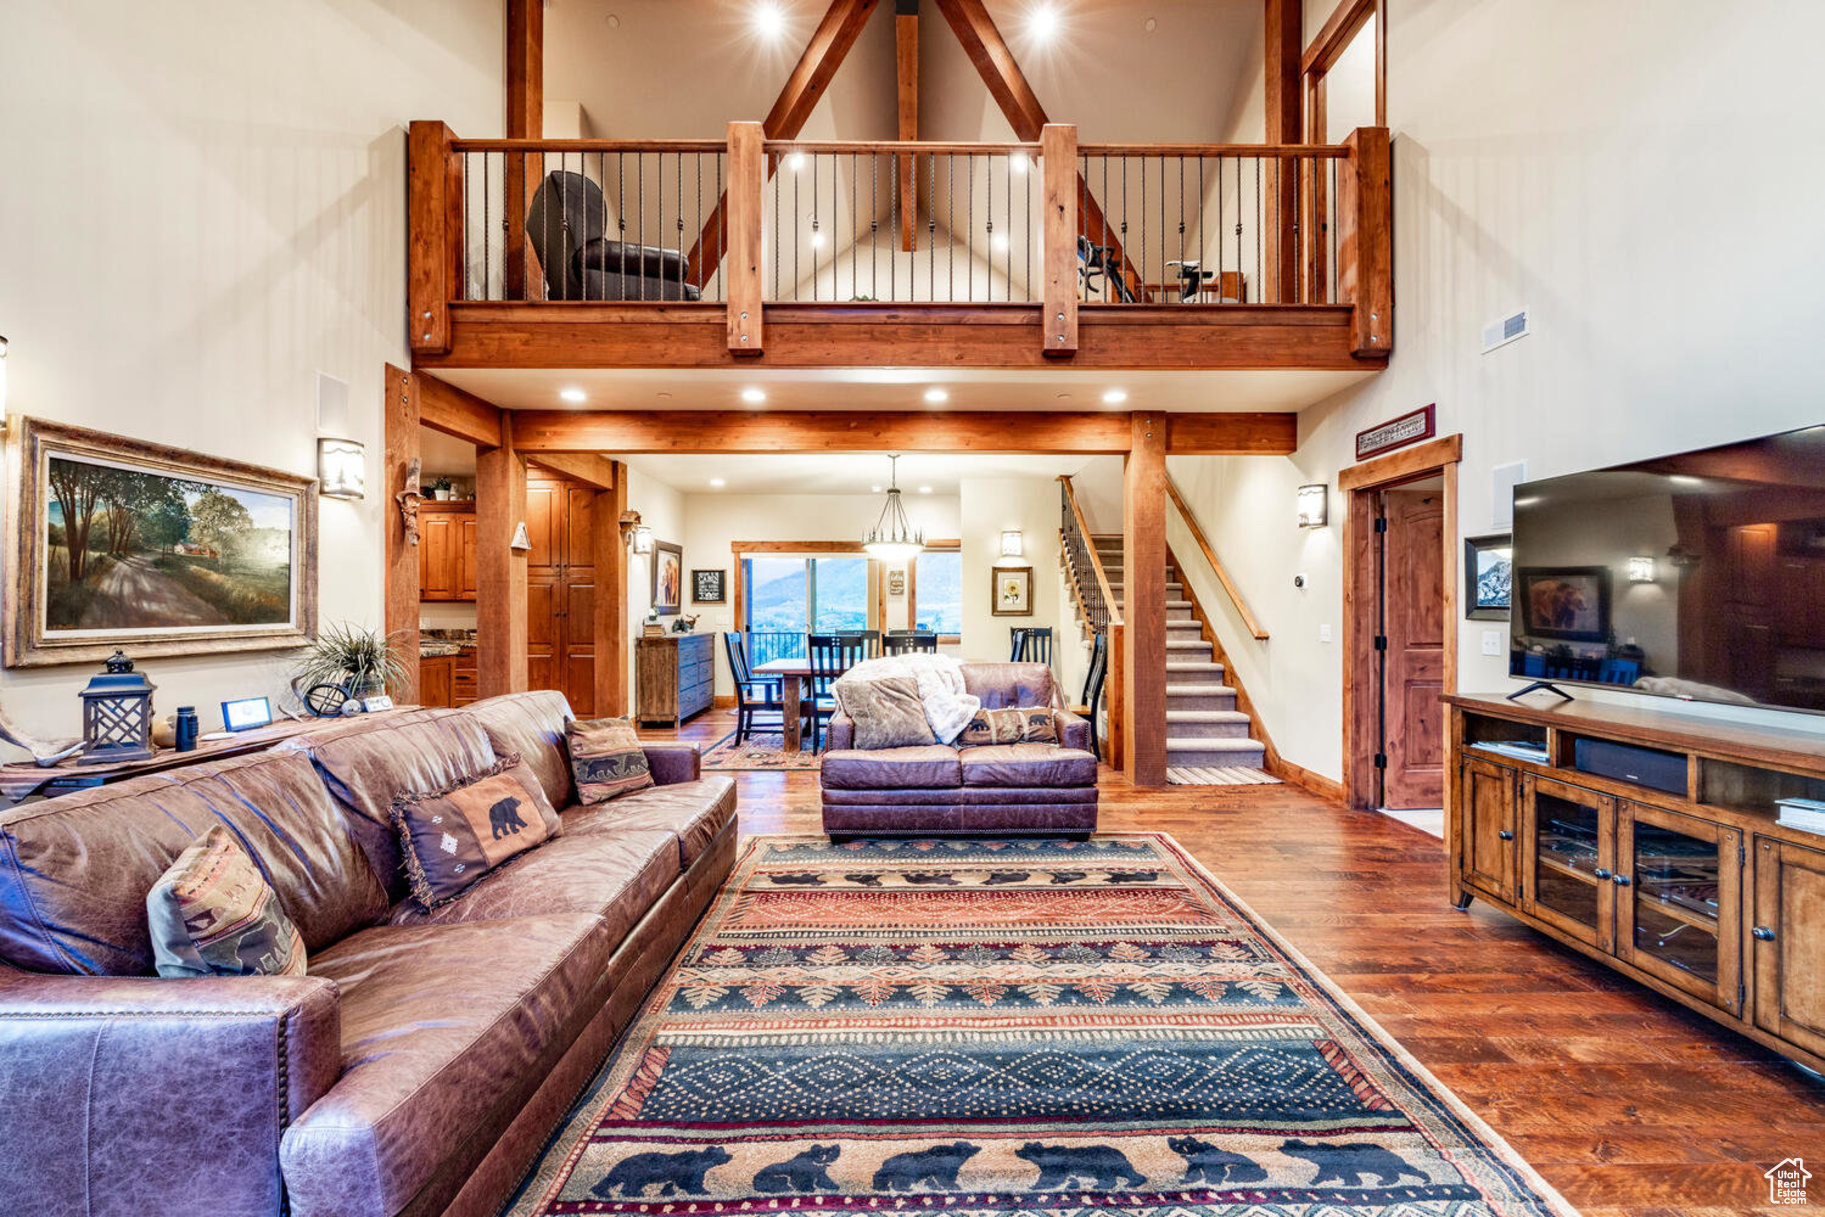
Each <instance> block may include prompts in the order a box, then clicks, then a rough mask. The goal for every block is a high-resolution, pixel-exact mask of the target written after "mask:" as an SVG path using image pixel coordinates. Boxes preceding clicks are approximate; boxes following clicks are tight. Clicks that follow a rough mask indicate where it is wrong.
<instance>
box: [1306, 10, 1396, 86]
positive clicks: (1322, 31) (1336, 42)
mask: <svg viewBox="0 0 1825 1217" xmlns="http://www.w3.org/2000/svg"><path fill="white" fill-rule="evenodd" d="M1376 7H1377V3H1376V0H1340V3H1339V4H1338V5H1337V7H1336V8H1334V9H1332V10H1331V15H1330V16H1329V17H1326V18H1325V19H1324V24H1323V25H1322V26H1320V27H1319V30H1318V33H1317V35H1316V36H1315V37H1313V39H1312V41H1311V43H1310V45H1308V46H1307V47H1306V48H1305V52H1304V54H1302V55H1300V57H1299V72H1300V74H1301V75H1303V76H1309V75H1311V74H1312V73H1314V72H1316V73H1319V74H1321V75H1322V74H1323V73H1325V72H1328V71H1330V70H1331V69H1332V68H1333V67H1335V66H1336V64H1337V60H1338V58H1339V57H1340V56H1341V55H1342V54H1343V53H1344V51H1346V50H1348V49H1349V46H1350V42H1351V40H1352V39H1354V38H1355V37H1356V35H1357V33H1358V31H1360V30H1361V29H1362V27H1363V26H1364V25H1365V24H1367V22H1368V20H1369V18H1371V17H1373V16H1374V15H1375V10H1376Z"/></svg>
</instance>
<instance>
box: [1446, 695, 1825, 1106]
mask: <svg viewBox="0 0 1825 1217" xmlns="http://www.w3.org/2000/svg"><path fill="white" fill-rule="evenodd" d="M1444 700H1445V701H1446V703H1447V704H1448V705H1449V706H1450V707H1451V724H1450V736H1449V743H1450V773H1451V790H1450V795H1449V804H1448V805H1449V809H1450V812H1449V815H1448V816H1447V829H1446V831H1447V833H1448V837H1447V848H1448V853H1449V858H1450V868H1451V875H1450V883H1451V897H1452V901H1453V903H1454V904H1456V906H1457V907H1458V908H1467V907H1469V905H1470V902H1471V900H1472V899H1473V898H1474V897H1478V896H1480V897H1482V898H1483V899H1485V900H1487V901H1489V902H1490V903H1492V904H1494V905H1495V906H1496V907H1498V908H1500V909H1501V910H1502V911H1503V912H1505V913H1508V914H1510V915H1512V916H1515V917H1518V918H1520V919H1521V920H1522V921H1524V922H1526V923H1527V924H1528V925H1530V926H1532V927H1533V928H1534V929H1537V930H1539V931H1540V932H1541V933H1544V934H1546V935H1548V936H1549V937H1552V938H1555V939H1557V940H1559V941H1560V942H1563V943H1565V944H1566V945H1568V946H1570V947H1572V948H1574V949H1576V950H1578V951H1581V952H1583V953H1584V954H1586V955H1588V956H1590V957H1591V958H1593V959H1596V960H1598V961H1599V962H1601V963H1604V964H1606V965H1608V966H1609V967H1612V968H1615V969H1616V970H1617V971H1619V972H1623V973H1625V974H1626V975H1628V976H1630V977H1633V978H1634V979H1636V980H1638V981H1640V982H1641V983H1643V984H1645V985H1648V986H1649V987H1650V988H1652V989H1654V990H1656V991H1657V992H1660V993H1662V994H1665V995H1666V996H1668V997H1671V998H1673V999H1674V1000H1676V1001H1679V1002H1682V1003H1684V1004H1685V1005H1687V1006H1690V1007H1692V1008H1693V1009H1694V1010H1697V1011H1699V1012H1700V1013H1702V1014H1705V1015H1707V1016H1709V1017H1711V1018H1713V1019H1715V1020H1717V1021H1718V1022H1720V1023H1723V1024H1725V1025H1726V1026H1728V1027H1731V1028H1733V1029H1734V1030H1737V1031H1740V1032H1742V1033H1743V1034H1744V1035H1747V1036H1749V1037H1750V1038H1752V1039H1754V1040H1757V1041H1759V1042H1760V1043H1762V1044H1765V1045H1767V1046H1768V1047H1770V1048H1773V1049H1774V1050H1775V1051H1777V1052H1780V1053H1782V1054H1784V1055H1786V1056H1789V1057H1792V1058H1793V1059H1795V1060H1797V1061H1799V1062H1800V1063H1802V1064H1804V1065H1806V1066H1808V1067H1809V1068H1812V1069H1815V1070H1825V836H1820V835H1818V834H1815V833H1808V832H1804V831H1801V830H1799V829H1794V828H1788V827H1784V826H1782V825H1780V824H1777V823H1776V822H1775V815H1776V812H1777V808H1776V807H1775V800H1776V799H1780V798H1788V797H1795V796H1798V797H1804V798H1813V799H1819V798H1825V742H1822V741H1821V738H1820V737H1819V736H1817V735H1811V734H1808V733H1805V732H1799V731H1790V730H1782V729H1779V728H1762V727H1754V726H1746V725H1743V724H1740V723H1732V722H1725V721H1709V720H1706V719H1700V718H1695V717H1693V716H1691V715H1687V714H1676V713H1668V712H1665V711H1659V710H1653V709H1638V708H1632V707H1614V706H1604V705H1597V704H1593V703H1589V702H1583V701H1576V702H1565V703H1561V704H1559V705H1557V706H1550V707H1539V706H1532V705H1524V704H1517V703H1515V702H1510V701H1506V700H1503V699H1501V698H1498V697H1494V696H1490V697H1480V696H1473V695H1456V696H1450V695H1448V696H1446V697H1445V699H1444ZM1580 741H1585V742H1586V743H1587V747H1588V745H1589V744H1590V743H1592V742H1595V743H1599V744H1601V743H1606V742H1607V743H1620V744H1625V745H1629V746H1632V747H1636V748H1641V749H1648V750H1651V751H1650V752H1649V753H1644V754H1638V755H1641V756H1642V757H1643V758H1644V759H1647V760H1649V761H1651V762H1654V763H1656V764H1658V765H1659V766H1661V767H1663V768H1664V770H1665V771H1666V772H1669V773H1671V774H1674V775H1677V774H1679V773H1681V772H1682V771H1683V774H1684V781H1683V783H1679V782H1677V779H1676V778H1675V780H1672V781H1667V782H1665V783H1663V784H1664V785H1667V786H1673V785H1679V786H1680V787H1681V788H1680V789H1678V790H1677V791H1668V790H1662V789H1657V788H1655V787H1653V786H1649V785H1643V784H1640V783H1639V782H1638V781H1629V780H1624V779H1620V778H1613V777H1604V776H1600V775H1598V774H1596V773H1591V772H1587V771H1586V769H1584V768H1581V767H1579V764H1578V745H1579V743H1580ZM1504 743H1508V744H1513V743H1520V744H1524V745H1525V744H1532V745H1537V746H1540V747H1543V748H1544V749H1545V752H1544V758H1543V759H1541V760H1531V759H1526V758H1523V757H1517V756H1515V755H1511V754H1508V753H1503V752H1498V751H1493V750H1491V749H1490V748H1489V747H1488V745H1492V744H1497V745H1499V744H1504ZM1644 772H1645V770H1644Z"/></svg>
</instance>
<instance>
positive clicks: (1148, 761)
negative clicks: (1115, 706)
mask: <svg viewBox="0 0 1825 1217" xmlns="http://www.w3.org/2000/svg"><path fill="white" fill-rule="evenodd" d="M1129 427H1130V431H1131V434H1132V440H1131V442H1130V445H1129V449H1128V457H1127V461H1126V463H1125V464H1124V466H1123V470H1122V472H1123V485H1122V571H1123V575H1122V623H1123V627H1124V634H1123V646H1124V650H1125V652H1126V653H1125V654H1123V656H1122V757H1123V768H1124V769H1125V770H1126V771H1127V774H1128V780H1129V781H1130V782H1132V783H1133V784H1134V785H1136V786H1164V785H1165V784H1166V416H1165V415H1164V414H1162V413H1158V412H1155V411H1137V412H1135V413H1134V414H1133V415H1131V416H1130V419H1129Z"/></svg>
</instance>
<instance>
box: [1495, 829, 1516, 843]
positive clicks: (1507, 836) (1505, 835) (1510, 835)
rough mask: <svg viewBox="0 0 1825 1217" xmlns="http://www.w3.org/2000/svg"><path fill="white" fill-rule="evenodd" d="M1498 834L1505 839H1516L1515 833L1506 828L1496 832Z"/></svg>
mask: <svg viewBox="0 0 1825 1217" xmlns="http://www.w3.org/2000/svg"><path fill="white" fill-rule="evenodd" d="M1496 836H1498V837H1500V838H1502V840H1504V841H1512V840H1514V834H1513V833H1511V832H1509V831H1508V830H1507V829H1506V828H1504V829H1503V830H1502V831H1501V832H1498V833H1497V834H1496Z"/></svg>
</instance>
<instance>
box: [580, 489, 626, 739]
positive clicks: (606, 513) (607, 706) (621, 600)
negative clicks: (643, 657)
mask: <svg viewBox="0 0 1825 1217" xmlns="http://www.w3.org/2000/svg"><path fill="white" fill-rule="evenodd" d="M614 479H615V485H614V488H613V489H611V490H604V491H602V492H601V493H600V494H598V495H596V498H595V502H594V503H593V504H591V508H590V511H591V515H590V521H589V529H590V544H591V545H592V547H593V548H594V551H595V553H594V558H595V563H596V595H595V602H594V606H593V607H594V611H595V615H596V616H595V621H594V623H593V625H594V631H595V642H596V715H597V716H598V717H601V718H619V717H620V716H622V715H624V714H626V713H628V711H629V706H628V700H627V543H626V542H625V541H624V540H623V539H622V536H621V517H622V515H623V514H624V513H625V512H626V511H627V466H626V464H624V463H623V462H621V461H616V462H615V463H614Z"/></svg>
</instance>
